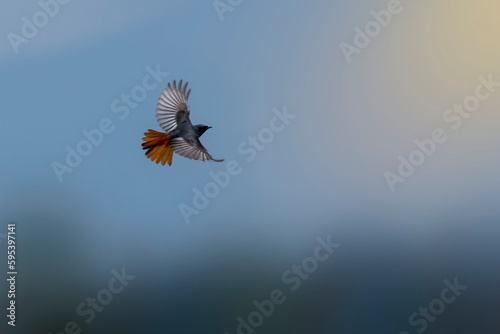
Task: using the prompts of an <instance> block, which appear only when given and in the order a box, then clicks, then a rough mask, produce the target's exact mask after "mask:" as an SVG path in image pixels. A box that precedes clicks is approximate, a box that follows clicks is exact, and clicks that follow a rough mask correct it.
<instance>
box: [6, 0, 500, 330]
mask: <svg viewBox="0 0 500 334" xmlns="http://www.w3.org/2000/svg"><path fill="white" fill-rule="evenodd" d="M402 3H403V2H402ZM443 3H447V4H448V6H449V5H450V3H451V2H450V1H444V2H443ZM479 3H480V4H478V5H477V6H476V7H474V8H469V7H468V5H467V4H466V3H462V2H460V6H457V7H453V8H454V9H453V10H450V12H447V11H446V10H447V8H448V7H447V6H446V5H445V4H429V3H425V2H411V3H410V2H404V3H403V7H404V9H403V11H402V12H401V13H400V14H397V15H394V16H393V18H392V21H391V23H390V25H389V26H388V27H386V28H384V30H383V31H382V33H381V34H380V35H378V36H377V37H375V38H373V40H372V41H371V43H370V45H369V46H368V47H366V49H362V50H360V53H359V54H356V55H354V57H353V61H352V62H351V63H348V62H347V61H346V58H345V56H344V55H343V53H342V51H341V49H340V48H339V45H340V43H341V42H348V43H351V44H352V43H354V42H353V38H354V34H355V32H354V30H353V29H354V28H355V27H356V26H363V25H364V24H365V23H366V22H368V21H370V20H371V19H372V16H370V15H371V14H370V11H372V10H376V11H379V10H382V9H384V8H387V2H386V1H378V0H373V1H366V2H363V3H362V4H361V3H353V2H350V1H327V0H318V1H313V2H303V1H284V0H278V1H272V2H266V1H242V3H241V4H240V5H238V6H235V7H234V8H233V10H232V11H228V12H225V13H224V20H223V21H221V20H220V18H219V16H218V14H217V12H216V10H215V9H214V7H213V3H212V2H211V1H203V2H201V1H194V0H193V1H191V0H188V1H153V0H151V1H146V2H135V1H116V0H109V1H106V2H99V1H78V0H72V1H71V2H69V3H68V4H65V5H60V8H59V12H58V13H57V14H56V15H54V17H51V18H50V19H49V20H48V22H47V24H46V25H44V26H43V27H40V28H39V31H38V33H37V34H36V36H34V37H33V38H32V39H29V41H28V43H27V44H22V45H19V50H18V51H19V52H17V53H16V52H15V51H14V49H13V47H12V45H11V44H10V42H9V38H8V34H9V33H10V32H13V33H16V34H22V26H23V20H22V18H23V17H27V18H28V19H30V20H31V19H32V17H33V15H34V14H35V13H37V12H38V11H40V8H41V7H40V5H39V4H38V3H37V2H36V1H31V0H29V1H22V2H13V1H10V2H9V4H8V9H6V10H3V11H2V13H0V31H2V38H0V70H1V73H2V78H3V80H1V81H0V92H1V93H0V96H1V97H2V98H1V99H0V101H1V102H0V106H1V109H2V119H3V121H2V122H0V132H1V133H2V138H3V140H2V141H1V144H0V149H1V152H2V156H3V162H2V164H0V184H1V185H2V187H1V190H0V203H1V206H2V210H1V211H0V220H1V221H4V222H9V221H16V222H18V225H19V227H18V233H19V239H20V241H19V243H20V246H19V248H20V250H19V254H20V257H21V259H20V262H19V263H20V264H19V266H20V269H22V270H20V272H24V277H25V278H24V279H25V283H24V285H22V289H24V292H20V297H19V298H20V300H21V301H23V302H25V303H31V302H32V303H33V305H34V306H33V307H32V309H31V310H30V313H29V317H30V321H29V322H24V323H23V322H22V321H23V320H21V319H20V320H19V322H20V326H23V327H22V328H24V329H25V330H28V329H29V330H34V329H37V330H39V331H41V332H47V333H49V332H50V331H53V332H54V333H55V332H56V331H58V330H61V329H62V328H63V327H64V324H65V323H66V322H67V321H68V320H70V319H71V318H72V317H75V315H74V309H75V306H76V305H78V303H79V302H81V301H82V300H85V298H86V297H87V296H89V295H92V294H94V295H95V292H96V291H98V290H99V289H101V288H103V287H105V286H106V282H107V281H108V280H109V278H110V277H111V276H110V275H111V271H112V270H113V269H116V270H119V269H120V268H122V267H126V268H127V270H129V271H130V272H131V273H133V274H134V275H136V277H137V278H136V280H135V281H134V282H132V283H131V284H130V288H127V290H126V291H125V292H123V293H122V294H120V295H119V297H116V302H113V304H111V305H110V306H109V310H108V309H106V312H103V313H102V315H99V318H98V319H97V320H96V321H95V322H93V323H91V324H82V328H84V330H85V331H89V332H92V331H99V330H108V329H109V328H114V329H121V330H122V331H127V330H137V329H139V328H141V327H140V326H139V324H138V323H136V322H134V321H132V320H120V317H119V314H120V312H125V314H128V313H127V312H132V311H131V310H132V309H133V308H134V307H135V306H136V305H137V303H138V301H139V300H141V298H142V300H143V301H145V302H147V303H148V305H151V307H150V309H141V310H139V311H138V312H139V314H140V315H141V317H142V318H143V319H144V321H145V322H146V323H147V328H146V327H144V328H146V329H145V330H146V332H147V333H158V332H163V331H162V330H163V329H165V328H169V329H170V330H171V331H172V332H179V328H182V329H183V330H184V331H185V332H193V333H194V332H198V331H199V330H200V328H201V329H204V330H205V331H206V332H220V333H224V331H228V332H230V333H233V332H235V328H236V322H235V319H236V317H237V316H238V315H239V314H246V313H248V312H249V311H251V305H252V304H251V302H252V300H253V299H258V298H261V299H262V298H264V297H262V296H265V295H266V294H267V295H268V292H269V291H270V290H272V289H273V288H274V287H276V286H280V284H281V283H280V273H282V272H283V271H285V270H286V269H287V268H289V267H290V266H291V265H292V264H293V263H296V262H300V261H302V260H303V259H304V258H305V257H307V256H309V253H310V252H311V250H312V249H313V248H314V246H315V243H316V239H317V238H318V237H326V236H327V235H332V236H333V239H334V240H335V241H336V242H338V243H340V244H341V245H342V246H341V249H340V250H339V254H338V255H335V257H334V258H332V259H331V260H329V261H331V262H325V267H323V270H322V269H321V268H320V269H318V273H317V276H315V277H314V278H312V279H311V281H308V284H309V285H307V284H305V283H304V285H303V286H304V288H302V289H301V290H300V292H299V293H297V295H294V296H295V299H293V297H291V296H290V298H289V301H288V302H287V304H286V305H285V306H284V307H283V309H282V311H281V312H282V313H277V315H276V317H275V318H272V319H270V320H269V322H266V324H264V325H263V326H262V327H261V329H260V330H261V332H262V333H265V332H276V331H277V330H278V329H279V330H283V329H286V328H288V327H287V326H290V327H291V328H295V329H300V330H302V331H303V332H304V331H305V332H314V333H327V332H332V330H333V331H335V329H337V330H338V331H339V332H342V333H344V332H345V333H347V332H350V331H349V330H350V329H352V332H356V333H357V332H361V331H366V330H370V331H371V332H377V333H378V332H390V331H393V332H399V331H402V330H405V328H406V329H407V327H408V326H409V325H408V322H407V318H408V315H409V314H411V313H412V312H413V310H414V309H418V307H419V305H424V304H425V303H426V302H428V301H430V300H432V299H433V298H434V297H433V296H435V295H436V294H437V295H439V291H440V289H441V288H442V282H443V280H444V279H452V278H454V277H456V276H459V277H460V278H461V279H463V280H464V281H467V282H468V283H469V284H470V285H471V286H475V288H471V289H470V291H472V290H474V289H476V290H474V291H475V294H474V293H473V292H470V294H469V296H466V297H464V300H467V301H464V304H462V306H459V308H460V307H461V308H460V309H459V310H458V311H456V313H453V314H452V313H451V311H450V312H449V313H446V315H444V316H443V318H442V319H443V320H441V322H437V323H436V324H434V325H435V326H434V327H433V328H432V329H429V330H428V333H438V332H443V329H446V328H452V327H449V326H453V325H449V324H450V323H454V321H456V319H457V318H459V317H460V316H462V315H463V314H466V313H467V312H469V309H468V308H467V307H468V305H473V304H474V303H477V302H478V300H482V297H483V296H484V294H485V293H490V294H492V295H495V296H498V294H497V293H496V292H492V291H491V290H488V289H486V287H489V284H490V279H492V278H493V277H498V276H496V275H498V273H497V272H496V271H495V270H492V269H491V266H492V263H490V262H489V261H488V259H491V257H492V256H494V255H495V254H498V249H497V248H496V247H497V243H495V241H494V240H493V239H492V238H491V235H495V234H496V233H498V227H497V225H496V223H495V221H496V217H498V206H497V205H496V204H495V203H494V202H495V198H497V196H496V195H498V178H497V177H496V175H497V170H498V165H499V163H500V160H499V159H498V157H497V155H496V154H495V153H497V152H498V142H499V141H498V140H499V135H498V131H497V127H496V124H498V116H497V114H498V113H496V111H497V109H498V102H499V96H500V95H499V92H494V93H492V94H491V97H490V98H489V99H488V100H486V101H484V102H482V104H481V106H480V109H479V110H478V111H477V112H475V113H474V116H473V117H470V118H469V119H467V120H466V122H464V126H463V127H462V128H461V129H459V130H457V131H451V130H449V127H448V125H447V123H446V122H444V121H443V119H442V115H443V112H444V111H445V110H446V109H447V108H450V107H451V106H453V104H454V103H461V102H462V101H464V99H465V98H466V97H467V96H469V95H471V94H472V93H473V92H474V89H475V87H476V86H477V85H478V79H477V78H478V77H479V76H485V77H487V76H488V75H489V74H491V73H492V74H493V76H494V77H495V78H498V80H499V81H500V74H499V70H500V69H499V68H498V62H497V61H496V59H498V55H500V50H499V49H498V47H497V46H495V45H496V44H495V43H493V42H491V41H496V40H497V39H495V38H496V37H498V27H496V26H495V25H494V24H493V23H492V22H493V21H492V20H490V19H488V18H489V16H487V14H488V13H490V12H495V11H496V10H497V9H498V8H497V6H496V5H495V4H493V3H492V2H490V1H488V0H481V1H479ZM445 13H448V14H447V15H445ZM484 15H486V16H484ZM443 17H444V18H443ZM479 17H483V18H484V20H479ZM423 22H430V23H429V25H424V24H423ZM429 27H431V28H429ZM452 27H456V29H455V30H454V29H453V28H452ZM471 27H473V28H471ZM433 29H434V30H433ZM464 31H466V32H470V31H473V32H471V33H470V34H471V35H470V36H469V35H467V34H465V35H464V33H463V32H464ZM459 36H462V37H463V42H461V39H460V37H459ZM477 36H480V37H477ZM464 43H465V45H463V44H464ZM147 68H153V69H155V68H159V69H160V71H161V72H165V73H168V76H164V77H163V78H161V82H159V83H158V86H157V87H155V88H153V89H151V90H147V96H146V97H145V98H144V99H143V100H142V101H140V102H138V103H137V106H136V107H135V108H130V113H129V114H127V116H126V117H123V119H120V117H119V116H120V115H122V114H121V113H116V112H114V110H113V107H112V105H113V102H114V101H115V100H117V99H121V96H122V94H129V95H130V94H131V91H132V90H133V89H134V88H135V87H137V86H142V85H143V80H144V78H145V76H146V75H148V74H150V71H148V70H147ZM174 79H176V80H180V79H183V80H185V81H189V85H190V87H191V88H192V93H191V97H190V100H189V104H190V108H191V120H192V121H193V123H195V124H196V123H203V124H207V125H210V126H212V127H213V128H212V129H210V130H209V131H208V132H206V133H205V134H204V135H203V137H202V143H203V144H204V145H205V147H206V148H207V149H208V150H209V152H210V153H211V154H212V155H213V156H214V157H215V158H224V159H226V160H225V162H223V163H219V164H217V163H208V162H207V163H203V162H197V161H192V160H188V159H184V158H182V157H180V156H178V155H174V159H173V164H172V166H171V167H168V166H158V165H156V164H154V163H152V162H151V161H149V160H147V159H146V158H145V156H144V153H143V151H142V149H141V146H140V145H141V138H142V136H143V133H144V132H145V131H147V130H148V129H154V130H160V127H159V125H158V124H157V122H156V118H155V106H156V103H157V99H158V97H159V95H160V93H161V91H162V90H163V88H164V87H165V86H166V85H167V83H168V82H171V81H173V80H174ZM150 82H154V81H153V80H151V81H150ZM121 106H123V104H121ZM285 109H286V110H287V112H288V113H289V114H291V115H293V116H294V118H293V119H290V122H289V124H286V125H285V127H284V129H283V130H282V131H281V132H278V133H274V137H273V139H272V140H270V141H269V143H267V144H265V145H263V146H264V148H263V149H262V151H258V153H257V155H256V156H255V159H253V160H252V161H247V160H246V158H247V156H246V155H242V154H241V152H239V151H238V147H239V146H240V145H242V143H244V142H245V141H246V142H248V141H249V136H258V135H259V133H260V132H261V131H262V129H264V128H269V127H270V122H271V121H272V119H273V118H274V117H276V116H275V115H276V114H275V113H274V112H273V110H278V111H280V112H283V110H285ZM104 119H109V121H110V122H111V124H112V126H113V131H111V132H110V133H107V134H104V135H103V139H102V143H101V144H99V145H98V146H95V147H93V148H92V152H91V154H89V155H88V156H86V157H83V159H82V162H81V164H79V165H78V166H76V167H75V168H74V170H73V171H72V172H71V173H66V174H64V175H63V176H62V182H60V180H59V179H58V177H57V175H56V173H55V172H54V170H53V167H52V166H53V163H54V161H57V162H60V163H65V159H66V154H67V151H66V147H67V146H69V147H71V148H72V149H75V150H76V149H77V145H78V143H79V142H81V141H82V140H85V136H84V135H83V134H82V131H84V130H87V131H90V130H92V129H95V128H98V127H99V124H100V122H102V120H104ZM495 119H497V121H495ZM437 127H440V128H444V129H445V130H446V131H447V134H448V135H449V140H448V141H447V142H446V143H445V144H443V145H441V146H439V147H438V148H437V150H436V153H435V154H434V155H432V156H431V157H428V158H427V159H426V161H425V163H424V164H423V165H422V166H421V167H418V168H416V171H415V173H414V174H413V175H412V176H411V177H409V178H408V179H407V180H406V181H405V182H404V183H401V184H398V186H397V191H396V192H392V191H391V190H390V187H388V184H387V181H386V179H385V178H384V173H385V172H386V171H392V172H395V171H396V170H397V168H398V163H399V161H398V156H400V155H402V156H404V157H406V158H408V156H409V155H410V153H411V152H412V150H414V149H415V148H416V146H415V144H414V141H415V140H416V139H418V140H422V139H425V138H427V137H429V135H430V134H431V132H432V130H433V129H434V128H437ZM229 161H236V162H238V164H239V167H240V168H241V172H239V173H237V175H234V176H232V177H231V180H230V182H229V184H228V185H227V187H225V188H224V189H220V192H219V194H218V195H217V196H216V197H215V198H213V199H210V200H209V204H208V206H206V207H205V208H203V209H201V210H199V214H197V215H193V216H191V219H190V220H191V222H190V224H186V221H185V220H184V219H183V216H182V214H181V212H180V210H179V205H181V204H186V205H190V206H193V196H194V195H195V192H194V191H193V189H198V190H203V189H204V187H205V186H206V184H207V183H209V182H212V179H211V177H210V172H213V173H218V172H220V171H222V170H226V168H227V166H228V165H227V164H228V162H229ZM0 233H3V232H2V231H0ZM321 270H322V271H321ZM367 277H375V278H374V280H375V281H367V280H366V279H367ZM313 279H314V281H312V280H313ZM332 282H333V283H332ZM376 282H380V284H378V285H377V283H376ZM21 291H23V290H21ZM56 291H62V293H61V295H60V296H59V297H57V298H56V297H54V294H55V293H56ZM397 291H399V295H398V293H397ZM415 291H422V293H420V294H419V293H416V292H415ZM483 293H484V294H483ZM464 294H465V293H464ZM365 295H366V296H368V297H366V298H367V301H366V302H364V301H363V300H364V299H363V298H364V296H365ZM33 296H36V298H34V297H33ZM200 296H203V297H200ZM321 296H328V298H329V301H325V300H323V299H322V298H321ZM398 296H399V297H398ZM49 298H55V299H54V303H52V304H50V305H48V306H47V305H45V304H46V303H45V302H44V301H46V300H47V299H49ZM337 298H338V299H337ZM118 299H120V300H121V301H118ZM380 300H384V301H385V303H387V307H386V308H383V310H381V311H380V313H378V315H377V316H374V315H373V314H371V313H370V310H371V307H374V305H378V303H379V301H380ZM3 302H4V301H2V303H3ZM25 305H27V304H25ZM44 305H45V306H44ZM306 306H308V307H309V308H310V309H311V310H313V311H312V313H313V314H311V315H310V316H309V317H306V319H305V320H304V321H301V320H300V321H299V320H298V316H297V314H304V312H306ZM488 306H489V304H488V305H484V308H483V309H481V312H483V315H484V317H485V321H484V326H485V329H487V328H490V327H488V326H489V324H490V322H488V320H487V319H489V318H488V310H489V308H488ZM457 307H458V306H457ZM207 309H210V310H211V311H210V312H208V311H206V310H207ZM26 312H27V311H26ZM478 312H479V311H478ZM166 313H168V314H169V316H165V314H166ZM37 317H38V318H37ZM295 318H297V320H294V321H290V319H295ZM359 318H363V319H366V321H364V322H362V323H359V322H357V320H356V321H355V319H359ZM42 319H44V320H42ZM193 321H194V322H195V324H192V323H193ZM188 324H189V325H188ZM197 326H199V327H197ZM405 326H406V327H405ZM471 326H472V325H471Z"/></svg>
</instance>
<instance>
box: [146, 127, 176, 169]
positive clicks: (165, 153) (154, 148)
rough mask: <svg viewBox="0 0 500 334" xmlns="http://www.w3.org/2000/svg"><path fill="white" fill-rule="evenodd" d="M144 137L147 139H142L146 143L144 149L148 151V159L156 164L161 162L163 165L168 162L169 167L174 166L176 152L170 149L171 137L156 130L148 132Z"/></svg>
mask: <svg viewBox="0 0 500 334" xmlns="http://www.w3.org/2000/svg"><path fill="white" fill-rule="evenodd" d="M144 135H145V136H146V137H144V138H142V140H143V141H144V143H142V149H143V150H147V151H146V157H148V159H151V161H154V162H156V163H159V162H161V164H162V165H165V163H167V162H168V165H169V166H170V165H172V156H173V155H174V151H172V148H171V147H170V136H169V135H168V134H166V133H164V132H158V131H154V130H148V132H145V133H144Z"/></svg>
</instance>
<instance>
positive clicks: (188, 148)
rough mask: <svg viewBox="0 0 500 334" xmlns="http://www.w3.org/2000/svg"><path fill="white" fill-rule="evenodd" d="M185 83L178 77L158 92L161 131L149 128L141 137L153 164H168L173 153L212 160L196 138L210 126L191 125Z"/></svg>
mask: <svg viewBox="0 0 500 334" xmlns="http://www.w3.org/2000/svg"><path fill="white" fill-rule="evenodd" d="M187 85H188V83H187V82H186V84H185V85H184V87H183V86H182V80H181V81H180V82H179V85H178V86H177V83H176V82H175V80H174V82H173V83H172V86H171V85H170V83H169V84H168V86H167V88H165V90H164V91H163V93H161V95H160V98H159V99H158V104H157V106H156V119H157V120H158V123H160V126H161V127H162V128H163V130H165V132H158V131H154V130H151V129H149V130H148V132H145V133H144V135H145V137H144V138H142V140H143V141H144V143H142V148H143V149H144V150H146V157H148V158H149V159H151V161H154V162H156V163H157V164H158V163H160V162H161V164H162V165H165V163H168V165H169V166H170V165H172V156H173V154H174V152H175V153H177V154H179V155H181V156H183V157H186V158H189V159H195V160H201V161H206V160H212V161H216V162H222V161H224V159H222V160H217V159H214V158H212V156H211V155H210V154H209V153H208V151H207V149H206V148H205V147H203V145H202V144H201V142H200V137H201V135H203V134H204V133H205V131H207V130H208V129H210V128H211V126H207V125H204V124H198V125H193V124H192V123H191V120H190V119H189V114H190V110H189V108H188V105H187V102H188V99H189V94H190V93H191V89H189V90H188V91H187V93H186V89H187Z"/></svg>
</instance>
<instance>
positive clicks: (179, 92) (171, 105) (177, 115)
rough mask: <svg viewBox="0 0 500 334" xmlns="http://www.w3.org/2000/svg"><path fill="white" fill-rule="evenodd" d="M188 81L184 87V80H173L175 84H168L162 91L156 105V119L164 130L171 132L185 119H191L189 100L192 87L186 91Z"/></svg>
mask: <svg viewBox="0 0 500 334" xmlns="http://www.w3.org/2000/svg"><path fill="white" fill-rule="evenodd" d="M187 85H188V83H187V82H186V84H185V85H184V87H182V80H181V81H179V86H177V83H176V82H175V80H174V82H173V86H170V83H169V84H168V86H167V88H165V90H164V91H163V93H161V95H160V98H159V99H158V104H157V105H156V119H157V120H158V123H160V126H161V127H162V129H163V130H165V131H166V132H167V133H170V132H171V131H172V130H174V129H175V128H176V127H177V124H179V123H182V122H183V121H185V120H189V110H188V107H187V102H188V99H189V94H190V93H191V89H189V90H188V91H187V93H186V89H187Z"/></svg>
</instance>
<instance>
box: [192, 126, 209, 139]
mask: <svg viewBox="0 0 500 334" xmlns="http://www.w3.org/2000/svg"><path fill="white" fill-rule="evenodd" d="M194 128H195V130H196V133H197V134H198V137H201V135H202V134H204V133H205V131H207V130H208V129H210V128H212V127H211V126H208V125H205V124H198V125H195V126H194Z"/></svg>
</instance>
